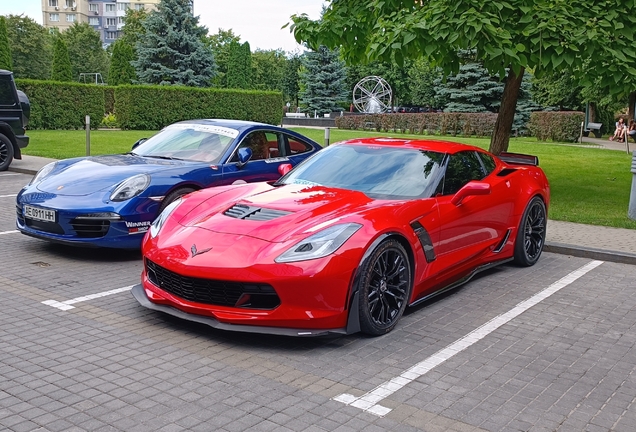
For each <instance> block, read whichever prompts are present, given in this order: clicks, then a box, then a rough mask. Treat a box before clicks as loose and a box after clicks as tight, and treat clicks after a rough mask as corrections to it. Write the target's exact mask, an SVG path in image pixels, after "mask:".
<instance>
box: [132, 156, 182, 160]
mask: <svg viewBox="0 0 636 432" xmlns="http://www.w3.org/2000/svg"><path fill="white" fill-rule="evenodd" d="M137 156H143V157H147V158H153V159H165V160H185V159H179V158H176V157H172V156H159V155H137Z"/></svg>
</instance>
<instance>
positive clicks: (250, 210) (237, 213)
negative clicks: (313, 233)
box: [223, 204, 291, 221]
mask: <svg viewBox="0 0 636 432" xmlns="http://www.w3.org/2000/svg"><path fill="white" fill-rule="evenodd" d="M223 214H224V215H225V216H229V217H232V218H235V219H249V220H254V221H270V220H273V219H277V218H279V217H282V216H286V215H288V214H291V213H290V212H287V211H283V210H273V209H266V208H261V207H251V206H248V205H244V204H235V205H233V206H232V207H230V208H229V209H227V210H225V212H224V213H223Z"/></svg>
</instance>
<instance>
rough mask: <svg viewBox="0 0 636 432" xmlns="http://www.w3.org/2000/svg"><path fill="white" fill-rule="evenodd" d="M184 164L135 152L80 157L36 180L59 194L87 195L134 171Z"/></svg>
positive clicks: (133, 173)
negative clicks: (131, 153)
mask: <svg viewBox="0 0 636 432" xmlns="http://www.w3.org/2000/svg"><path fill="white" fill-rule="evenodd" d="M186 164H188V162H183V161H177V160H165V159H152V158H144V157H140V156H135V155H109V156H95V157H87V158H81V159H78V160H77V161H75V162H73V163H71V164H69V165H67V166H63V167H62V168H60V169H59V170H57V171H55V172H54V173H52V174H51V175H49V176H48V177H46V178H45V179H44V180H42V181H41V182H40V183H38V184H37V189H39V190H40V191H42V192H48V193H54V194H56V195H62V196H83V195H89V194H91V193H94V192H98V191H101V190H108V189H112V188H113V187H114V186H115V185H117V184H118V183H120V182H121V181H123V180H125V179H127V178H128V177H131V176H134V175H135V174H142V173H147V174H150V173H153V172H155V171H159V170H165V169H169V168H173V167H179V166H183V165H186Z"/></svg>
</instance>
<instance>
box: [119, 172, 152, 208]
mask: <svg viewBox="0 0 636 432" xmlns="http://www.w3.org/2000/svg"><path fill="white" fill-rule="evenodd" d="M149 184H150V176H149V175H148V174H137V175H135V176H132V177H129V178H127V179H126V180H124V181H123V182H121V183H119V184H118V185H117V187H116V188H115V190H114V191H113V193H112V194H110V200H111V201H126V200H128V199H131V198H132V197H136V196H137V195H139V194H140V193H142V192H143V191H144V190H146V188H147V187H148V185H149Z"/></svg>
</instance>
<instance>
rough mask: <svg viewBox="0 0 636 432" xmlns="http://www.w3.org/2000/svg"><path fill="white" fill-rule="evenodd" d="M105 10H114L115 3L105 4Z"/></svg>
mask: <svg viewBox="0 0 636 432" xmlns="http://www.w3.org/2000/svg"><path fill="white" fill-rule="evenodd" d="M106 12H115V4H114V3H108V4H106Z"/></svg>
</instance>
